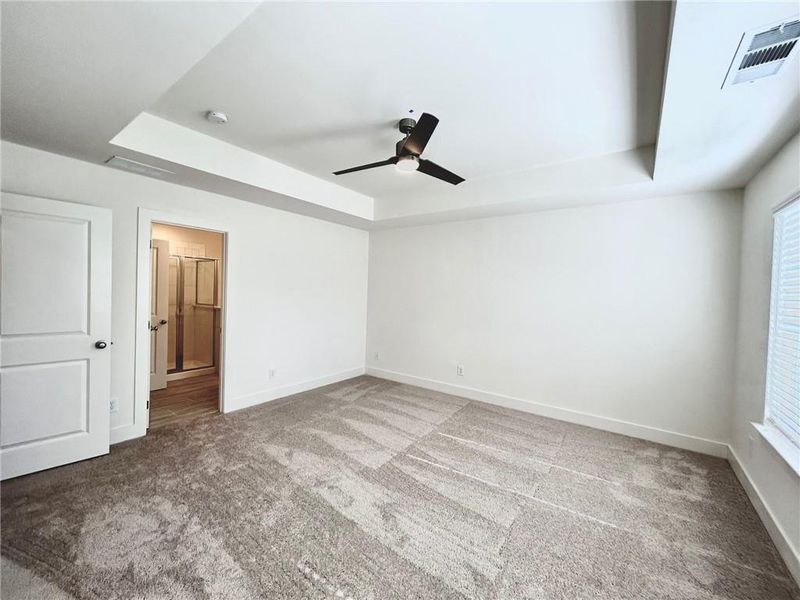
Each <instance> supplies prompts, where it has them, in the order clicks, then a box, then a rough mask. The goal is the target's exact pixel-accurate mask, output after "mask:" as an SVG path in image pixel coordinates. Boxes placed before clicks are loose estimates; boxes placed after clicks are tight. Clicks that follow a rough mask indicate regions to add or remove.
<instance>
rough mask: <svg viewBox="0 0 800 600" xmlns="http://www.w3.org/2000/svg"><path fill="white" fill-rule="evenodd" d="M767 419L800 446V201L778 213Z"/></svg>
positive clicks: (768, 359)
mask: <svg viewBox="0 0 800 600" xmlns="http://www.w3.org/2000/svg"><path fill="white" fill-rule="evenodd" d="M773 235H774V238H773V246H772V295H771V300H770V311H769V349H768V351H767V357H768V358H767V398H766V420H767V422H768V423H769V424H771V425H774V426H775V427H777V428H778V429H779V430H780V431H781V432H783V433H784V434H785V435H786V436H787V437H788V438H789V440H791V442H792V443H793V444H794V445H795V446H798V447H800V199H795V200H793V201H792V202H791V203H790V204H788V205H787V206H785V207H784V208H782V209H781V210H779V211H778V212H777V213H775V230H774V234H773Z"/></svg>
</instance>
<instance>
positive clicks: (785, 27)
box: [722, 17, 800, 88]
mask: <svg viewBox="0 0 800 600" xmlns="http://www.w3.org/2000/svg"><path fill="white" fill-rule="evenodd" d="M798 38H800V18H798V17H792V18H791V19H788V20H785V21H780V22H778V23H773V24H771V25H768V26H766V27H760V28H759V29H754V30H751V31H747V32H745V33H744V34H743V35H742V39H741V40H740V42H739V47H738V48H737V50H736V54H735V55H734V56H733V60H732V61H731V66H730V67H729V68H728V74H727V75H726V76H725V81H724V82H723V83H722V87H723V88H724V87H728V86H731V85H738V84H740V83H747V82H753V81H756V80H757V79H763V78H764V77H771V76H772V75H776V74H777V73H778V71H780V69H781V67H782V66H783V64H784V63H785V62H786V61H787V60H788V59H789V57H790V56H791V55H792V53H793V51H794V49H795V46H796V45H797V40H798Z"/></svg>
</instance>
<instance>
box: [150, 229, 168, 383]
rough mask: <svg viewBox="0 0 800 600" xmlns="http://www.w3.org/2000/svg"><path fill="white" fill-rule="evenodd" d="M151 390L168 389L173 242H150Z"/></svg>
mask: <svg viewBox="0 0 800 600" xmlns="http://www.w3.org/2000/svg"><path fill="white" fill-rule="evenodd" d="M150 258H151V265H150V267H151V268H150V273H151V281H150V390H162V389H164V388H165V387H167V343H168V340H169V325H170V320H169V286H170V281H169V242H168V241H167V240H151V242H150Z"/></svg>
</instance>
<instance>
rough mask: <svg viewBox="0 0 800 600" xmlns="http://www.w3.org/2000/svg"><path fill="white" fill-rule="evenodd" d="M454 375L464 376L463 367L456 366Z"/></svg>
mask: <svg viewBox="0 0 800 600" xmlns="http://www.w3.org/2000/svg"><path fill="white" fill-rule="evenodd" d="M456 375H458V376H459V377H463V376H464V365H456Z"/></svg>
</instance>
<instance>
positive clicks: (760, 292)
mask: <svg viewBox="0 0 800 600" xmlns="http://www.w3.org/2000/svg"><path fill="white" fill-rule="evenodd" d="M798 192H800V135H798V136H795V137H794V138H793V139H792V140H791V141H789V143H788V144H787V145H786V146H785V147H784V148H783V149H782V150H781V151H780V152H779V153H778V154H777V155H776V156H775V157H774V158H773V159H772V160H771V161H770V162H769V163H768V164H767V165H766V166H765V167H764V168H763V169H762V170H761V172H760V173H759V174H758V175H757V176H756V177H754V178H753V179H752V181H750V183H749V184H748V185H747V187H746V189H745V192H744V213H743V223H742V271H741V300H740V307H739V339H738V347H737V368H736V400H735V406H734V418H733V429H732V437H731V446H732V448H733V452H734V454H735V458H736V460H737V461H738V463H739V464H740V465H741V467H742V468H743V470H744V471H745V472H746V474H747V477H748V478H749V479H750V481H751V482H752V484H753V486H754V488H755V489H756V491H757V492H758V494H759V495H760V496H761V501H762V502H763V503H764V505H765V506H766V508H767V510H768V511H769V513H771V519H772V520H774V522H775V523H776V524H777V527H779V528H780V529H781V530H782V532H781V533H780V535H782V536H783V537H784V539H785V540H786V541H787V544H788V546H789V547H790V552H792V553H793V555H794V556H793V557H792V556H787V554H786V548H783V547H781V543H778V547H779V549H781V550H783V554H784V559H785V560H786V562H787V564H788V565H789V566H790V568H793V569H794V572H795V577H797V578H798V580H800V477H798V475H797V474H795V473H794V472H793V471H792V470H791V468H790V467H789V465H787V464H786V462H785V461H784V460H783V459H782V458H781V457H780V456H779V455H778V454H777V453H776V452H775V450H774V449H773V448H772V446H771V445H769V444H768V443H767V442H766V441H765V440H764V439H763V438H762V437H761V436H760V434H759V433H757V432H756V431H755V430H754V428H753V427H752V425H751V422H762V421H763V417H764V394H765V378H766V365H767V337H768V331H769V296H770V279H771V276H772V212H773V209H774V208H775V207H776V206H777V205H779V204H781V203H782V202H784V201H785V200H787V199H788V198H789V197H790V196H791V195H792V194H796V193H798ZM756 505H757V503H756ZM765 520H766V521H767V522H768V527H769V520H770V519H769V517H768V518H767V519H765ZM773 533H774V532H773ZM773 538H774V539H775V538H776V536H775V535H774V534H773ZM776 541H779V538H778V540H776Z"/></svg>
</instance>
